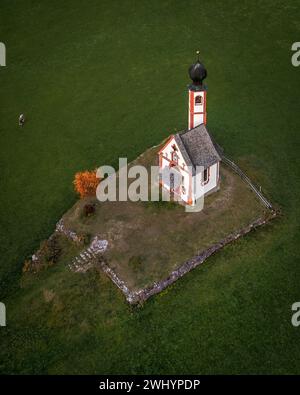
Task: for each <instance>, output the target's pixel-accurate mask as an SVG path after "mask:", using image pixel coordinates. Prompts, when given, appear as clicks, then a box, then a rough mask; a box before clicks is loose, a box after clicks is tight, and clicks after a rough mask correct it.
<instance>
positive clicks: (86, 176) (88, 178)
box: [73, 170, 100, 199]
mask: <svg viewBox="0 0 300 395" xmlns="http://www.w3.org/2000/svg"><path fill="white" fill-rule="evenodd" d="M99 182H100V179H99V178H97V177H96V170H93V171H88V170H86V171H80V172H78V173H76V174H75V179H74V181H73V184H74V187H75V191H76V192H77V193H78V194H79V196H80V199H83V198H84V197H87V196H96V189H97V186H98V184H99Z"/></svg>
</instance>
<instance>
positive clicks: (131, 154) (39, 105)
mask: <svg viewBox="0 0 300 395" xmlns="http://www.w3.org/2000/svg"><path fill="white" fill-rule="evenodd" d="M299 21H300V2H299V1H282V0H280V1H279V0H272V1H271V0H268V1H267V0H265V1H251V2H250V1H241V0H239V1H226V2H221V1H186V2H183V1H179V0H178V1H175V0H173V1H164V0H160V1H158V0H157V1H117V0H113V1H100V0H99V1H96V0H94V1H92V0H89V1H87V2H85V3H84V4H83V3H82V2H81V1H78V0H73V1H64V2H61V1H53V0H52V1H50V0H44V1H29V0H24V1H21V0H19V1H8V0H2V1H1V5H0V41H2V42H4V43H5V44H6V47H7V67H1V68H0V100H1V102H0V103H1V104H0V150H1V155H0V165H1V176H0V203H1V204H0V207H1V215H0V224H1V233H0V246H1V263H0V287H1V296H0V300H1V301H2V302H5V304H6V307H7V327H6V328H3V327H1V328H0V333H1V347H0V371H1V372H2V373H59V374H61V373H81V374H84V373H91V374H94V373H95V374H96V373H124V374H125V373H145V374H146V373H208V374H209V373H283V374H287V373H298V374H299V373H300V352H299V351H300V344H299V335H300V329H299V328H294V327H293V326H292V325H291V315H292V311H291V305H292V304H293V303H294V302H295V301H299V300H300V292H299V288H300V287H299V286H300V265H299V264H300V260H299V238H300V232H299V225H298V218H299V215H300V210H299V204H298V202H299V193H300V177H299V165H300V163H299V146H300V144H299V143H300V141H299V140H300V139H299V130H300V117H299V86H300V67H298V68H296V67H293V66H292V64H291V60H290V58H291V54H292V53H291V45H292V43H293V42H295V41H299V35H300V24H299ZM196 49H200V51H201V58H202V60H203V62H204V63H205V65H206V67H207V69H208V78H207V84H208V88H209V91H208V126H209V128H210V130H211V131H212V132H213V134H214V136H215V138H216V140H217V141H218V142H219V143H220V145H221V146H223V147H224V148H225V151H226V153H227V154H228V155H230V156H232V157H233V158H234V159H235V160H236V161H237V162H238V163H240V164H241V166H242V168H243V169H244V170H245V171H248V170H249V171H250V176H251V177H252V178H253V179H254V180H255V181H256V182H257V183H258V184H261V185H262V186H263V190H264V191H265V193H266V194H267V196H268V197H269V198H270V199H271V200H272V201H273V202H275V203H276V204H278V205H279V206H280V207H281V209H282V217H281V218H280V219H277V220H275V221H273V222H272V223H271V224H269V225H267V226H266V227H265V228H260V229H259V230H257V231H256V232H253V233H252V234H250V235H248V236H247V237H245V238H244V239H243V240H239V241H238V242H236V243H234V244H232V245H230V246H228V247H226V248H224V249H223V250H222V251H221V252H220V253H218V254H217V255H215V256H213V257H212V258H210V259H209V260H208V261H207V262H206V263H205V264H204V265H203V266H202V267H199V268H197V269H196V270H194V271H192V272H191V273H189V274H187V275H186V276H185V277H184V278H183V279H181V280H180V281H177V282H176V284H175V285H173V286H172V287H171V288H169V289H167V290H166V291H165V292H163V293H162V294H160V295H158V296H156V297H153V298H151V299H150V300H149V301H148V302H147V303H146V304H145V305H144V307H143V308H140V309H132V308H130V307H129V306H128V305H127V304H126V303H125V301H124V299H123V297H122V295H121V293H120V292H119V291H118V290H116V288H115V286H114V285H113V284H112V283H111V281H110V280H109V279H107V278H106V277H105V276H104V275H101V274H99V273H97V272H91V273H88V274H86V275H84V276H79V275H76V274H74V273H71V272H70V271H67V270H65V268H64V267H63V266H62V265H58V266H53V267H51V268H49V269H48V270H45V271H43V272H41V273H39V274H36V275H28V276H23V277H22V264H23V262H24V259H25V258H26V256H27V255H28V254H31V253H32V252H33V251H34V250H36V249H37V247H38V245H39V243H40V241H41V240H42V239H45V238H47V237H48V236H49V235H50V234H51V233H52V231H53V228H54V226H55V223H56V222H57V220H58V219H59V218H60V217H61V216H62V214H63V213H64V212H65V211H66V210H68V209H69V208H70V207H71V206H72V205H73V204H74V202H75V201H76V196H75V194H74V192H73V189H72V179H73V176H74V173H75V172H76V171H78V170H82V169H93V168H95V167H96V166H97V165H101V164H112V165H117V160H118V157H119V156H126V157H128V159H129V160H132V159H134V158H135V157H136V156H137V155H138V154H139V153H141V152H143V151H144V150H145V149H146V148H148V147H150V146H152V145H154V144H158V143H159V142H160V141H161V140H162V139H164V138H165V137H166V136H167V135H168V134H170V133H172V132H174V130H180V129H183V128H185V127H186V126H187V90H186V86H187V84H188V83H189V79H188V75H187V68H188V66H189V65H190V63H191V62H193V61H194V59H195V56H194V53H195V50H196ZM21 112H24V113H25V114H26V115H27V118H28V122H27V123H26V125H25V126H24V128H23V129H20V128H19V127H18V124H17V119H18V115H19V114H20V113H21Z"/></svg>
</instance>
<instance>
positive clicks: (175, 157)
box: [159, 135, 190, 171]
mask: <svg viewBox="0 0 300 395" xmlns="http://www.w3.org/2000/svg"><path fill="white" fill-rule="evenodd" d="M181 148H182V147H180V145H179V144H178V142H177V139H176V135H175V136H174V135H172V136H171V137H170V138H169V140H168V141H167V143H166V144H165V146H164V147H163V148H162V149H161V150H160V151H159V155H160V156H161V157H162V159H164V160H165V161H167V162H169V165H171V166H172V165H173V166H178V167H179V168H181V169H183V170H186V171H188V169H187V166H188V165H189V164H190V162H187V160H186V155H185V154H184V152H182V149H181Z"/></svg>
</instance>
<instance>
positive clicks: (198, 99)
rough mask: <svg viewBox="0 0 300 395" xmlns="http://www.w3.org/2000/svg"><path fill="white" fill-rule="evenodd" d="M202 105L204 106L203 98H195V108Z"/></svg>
mask: <svg viewBox="0 0 300 395" xmlns="http://www.w3.org/2000/svg"><path fill="white" fill-rule="evenodd" d="M201 104H202V96H201V95H198V96H196V98H195V106H201Z"/></svg>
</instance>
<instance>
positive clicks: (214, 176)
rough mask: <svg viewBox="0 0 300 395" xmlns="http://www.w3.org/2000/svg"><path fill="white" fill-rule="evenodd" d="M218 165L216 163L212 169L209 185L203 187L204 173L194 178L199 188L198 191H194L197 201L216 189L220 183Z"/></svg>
mask: <svg viewBox="0 0 300 395" xmlns="http://www.w3.org/2000/svg"><path fill="white" fill-rule="evenodd" d="M218 168H219V167H218V163H215V164H214V165H212V166H211V167H210V175H209V181H208V183H207V184H205V185H203V173H199V174H197V175H196V176H194V177H193V178H195V183H196V185H197V186H199V187H200V188H199V187H198V188H196V191H193V192H194V193H195V192H196V195H194V197H195V199H196V200H197V199H199V197H200V196H202V194H205V193H207V192H209V191H210V190H211V189H213V188H215V187H216V186H217V183H218Z"/></svg>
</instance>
